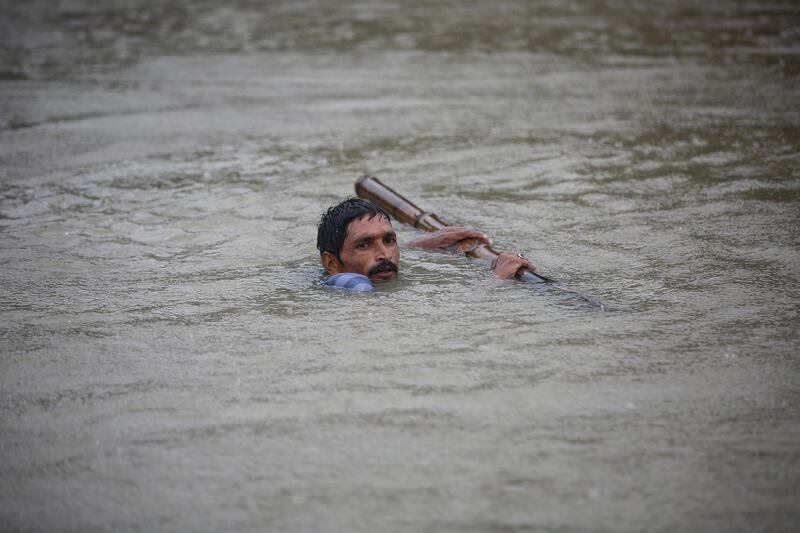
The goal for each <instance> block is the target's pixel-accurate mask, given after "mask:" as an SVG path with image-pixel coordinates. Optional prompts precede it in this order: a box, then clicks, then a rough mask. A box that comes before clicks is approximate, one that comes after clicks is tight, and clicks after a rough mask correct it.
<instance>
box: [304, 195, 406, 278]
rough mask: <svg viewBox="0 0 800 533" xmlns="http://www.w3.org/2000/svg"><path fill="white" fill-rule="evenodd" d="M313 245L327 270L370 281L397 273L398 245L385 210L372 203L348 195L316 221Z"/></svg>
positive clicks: (330, 272) (326, 271) (393, 275)
mask: <svg viewBox="0 0 800 533" xmlns="http://www.w3.org/2000/svg"><path fill="white" fill-rule="evenodd" d="M317 248H318V249H319V253H320V259H321V261H322V267H323V268H324V269H325V273H327V274H340V273H342V272H355V273H357V274H363V275H365V276H367V277H368V278H370V279H371V280H372V281H384V280H388V279H392V278H394V277H395V276H397V263H398V261H400V248H399V247H398V246H397V236H396V235H395V232H394V229H393V228H392V223H391V220H390V218H389V214H388V213H386V211H384V210H383V209H381V208H380V207H378V206H376V205H375V204H373V203H371V202H368V201H366V200H361V199H359V198H348V199H347V200H345V201H343V202H341V203H340V204H338V205H334V206H332V207H331V208H330V209H328V211H326V212H325V214H323V215H322V218H321V219H320V221H319V226H318V228H317Z"/></svg>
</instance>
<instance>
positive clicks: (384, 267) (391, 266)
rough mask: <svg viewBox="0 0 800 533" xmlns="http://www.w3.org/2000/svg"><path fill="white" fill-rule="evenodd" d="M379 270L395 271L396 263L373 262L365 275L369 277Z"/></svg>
mask: <svg viewBox="0 0 800 533" xmlns="http://www.w3.org/2000/svg"><path fill="white" fill-rule="evenodd" d="M380 272H395V273H396V272H397V265H395V264H394V263H392V262H391V261H386V260H384V261H379V262H378V263H377V264H375V265H374V266H373V267H372V268H370V269H369V272H367V277H368V278H371V277H372V276H373V275H375V274H378V273H380Z"/></svg>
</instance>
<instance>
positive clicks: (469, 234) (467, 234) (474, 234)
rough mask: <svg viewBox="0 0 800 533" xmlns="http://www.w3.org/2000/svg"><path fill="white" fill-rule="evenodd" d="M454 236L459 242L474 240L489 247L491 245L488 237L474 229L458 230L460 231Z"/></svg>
mask: <svg viewBox="0 0 800 533" xmlns="http://www.w3.org/2000/svg"><path fill="white" fill-rule="evenodd" d="M454 236H458V239H459V240H464V239H476V240H478V241H481V242H482V243H484V244H488V245H490V246H491V244H492V239H491V238H489V236H488V235H486V234H485V233H483V232H480V231H477V230H474V229H467V228H460V230H459V231H458V232H455V235H454Z"/></svg>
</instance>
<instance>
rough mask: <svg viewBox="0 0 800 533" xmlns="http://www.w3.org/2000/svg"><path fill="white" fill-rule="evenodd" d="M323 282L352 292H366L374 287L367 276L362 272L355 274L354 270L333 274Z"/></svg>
mask: <svg viewBox="0 0 800 533" xmlns="http://www.w3.org/2000/svg"><path fill="white" fill-rule="evenodd" d="M323 283H324V285H325V286H326V287H331V288H334V289H345V290H348V291H354V292H368V291H371V290H373V289H374V288H375V287H374V286H373V285H372V282H371V281H370V280H369V278H368V277H367V276H365V275H363V274H356V273H355V272H342V273H341V274H334V275H333V276H330V277H329V278H328V279H326V280H325V281H324V282H323Z"/></svg>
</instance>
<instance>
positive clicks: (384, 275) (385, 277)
mask: <svg viewBox="0 0 800 533" xmlns="http://www.w3.org/2000/svg"><path fill="white" fill-rule="evenodd" d="M396 277H397V272H395V271H394V270H389V271H388V272H376V273H375V274H373V275H372V276H370V278H369V279H370V280H371V281H373V282H376V281H389V280H392V279H394V278H396Z"/></svg>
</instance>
